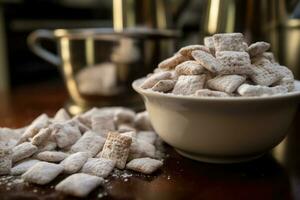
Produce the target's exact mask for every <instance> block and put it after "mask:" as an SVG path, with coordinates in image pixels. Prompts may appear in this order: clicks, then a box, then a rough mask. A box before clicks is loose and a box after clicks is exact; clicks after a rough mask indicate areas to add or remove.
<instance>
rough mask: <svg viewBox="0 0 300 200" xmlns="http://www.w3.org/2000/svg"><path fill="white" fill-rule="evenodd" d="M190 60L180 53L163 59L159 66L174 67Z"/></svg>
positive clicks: (162, 67) (164, 67) (163, 67)
mask: <svg viewBox="0 0 300 200" xmlns="http://www.w3.org/2000/svg"><path fill="white" fill-rule="evenodd" d="M187 60H189V58H188V57H185V56H183V55H181V54H180V53H177V54H175V55H174V56H172V57H170V58H167V59H166V60H164V61H162V62H161V63H159V64H158V68H161V69H168V70H170V69H174V68H175V67H176V66H177V65H179V64H180V63H182V62H184V61H187Z"/></svg>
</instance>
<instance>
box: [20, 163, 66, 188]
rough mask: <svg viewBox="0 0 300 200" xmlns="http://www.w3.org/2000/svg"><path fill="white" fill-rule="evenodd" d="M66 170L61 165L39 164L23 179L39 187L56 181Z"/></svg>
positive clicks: (26, 173) (25, 174)
mask: <svg viewBox="0 0 300 200" xmlns="http://www.w3.org/2000/svg"><path fill="white" fill-rule="evenodd" d="M63 170H64V168H63V167H62V166H60V165H57V164H53V163H47V162H38V163H36V164H35V165H33V166H32V167H31V168H30V169H29V170H28V171H27V172H25V173H24V174H23V175H22V179H24V180H25V181H27V182H30V183H35V184H38V185H45V184H47V183H50V182H51V181H52V180H54V179H55V178H56V177H57V176H58V175H59V174H60V173H61V172H62V171H63Z"/></svg>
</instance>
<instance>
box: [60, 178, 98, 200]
mask: <svg viewBox="0 0 300 200" xmlns="http://www.w3.org/2000/svg"><path fill="white" fill-rule="evenodd" d="M103 183H104V179H103V178H100V177H97V176H92V175H88V174H84V173H78V174H73V175H71V176H69V177H67V178H65V179H64V180H63V181H61V182H60V183H59V184H57V185H56V187H55V190H57V191H60V192H62V193H65V194H68V195H72V196H76V197H85V196H87V195H88V194H89V193H90V192H91V191H93V190H94V189H95V188H96V187H98V186H99V185H101V184H103Z"/></svg>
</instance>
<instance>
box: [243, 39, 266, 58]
mask: <svg viewBox="0 0 300 200" xmlns="http://www.w3.org/2000/svg"><path fill="white" fill-rule="evenodd" d="M270 46H271V45H270V44H269V43H267V42H255V43H253V44H251V45H250V46H249V47H248V53H249V55H250V56H251V57H254V56H258V55H261V54H263V53H264V52H265V51H267V50H268V49H269V48H270Z"/></svg>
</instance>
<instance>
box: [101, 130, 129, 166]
mask: <svg viewBox="0 0 300 200" xmlns="http://www.w3.org/2000/svg"><path fill="white" fill-rule="evenodd" d="M131 142H132V139H131V137H129V136H125V135H120V134H119V133H116V132H110V133H109V134H108V137H107V139H106V141H105V144H104V147H103V150H102V152H101V154H100V157H102V158H107V159H111V160H114V161H116V167H117V168H119V169H123V168H124V167H125V165H126V161H127V158H128V155H129V151H130V145H131Z"/></svg>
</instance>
